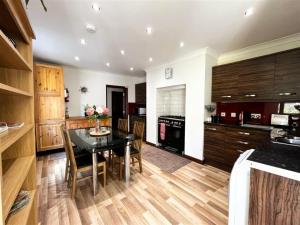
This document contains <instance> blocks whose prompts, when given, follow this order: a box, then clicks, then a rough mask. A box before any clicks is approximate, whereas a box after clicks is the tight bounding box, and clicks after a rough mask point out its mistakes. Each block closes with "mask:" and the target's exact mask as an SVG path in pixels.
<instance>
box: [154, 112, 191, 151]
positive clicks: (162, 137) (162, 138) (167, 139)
mask: <svg viewBox="0 0 300 225" xmlns="http://www.w3.org/2000/svg"><path fill="white" fill-rule="evenodd" d="M184 136H185V117H183V116H172V115H166V116H160V117H158V143H159V144H160V145H161V146H162V147H164V148H166V149H167V150H171V151H173V152H175V153H177V154H183V152H184Z"/></svg>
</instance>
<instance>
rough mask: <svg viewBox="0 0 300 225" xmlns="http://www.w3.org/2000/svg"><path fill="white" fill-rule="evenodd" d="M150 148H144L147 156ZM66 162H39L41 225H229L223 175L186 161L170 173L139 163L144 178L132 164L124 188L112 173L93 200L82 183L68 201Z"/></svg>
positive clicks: (58, 156)
mask: <svg viewBox="0 0 300 225" xmlns="http://www.w3.org/2000/svg"><path fill="white" fill-rule="evenodd" d="M150 147H151V148H153V147H152V146H149V145H146V144H145V145H144V147H143V148H144V149H146V152H148V153H149V151H151V149H150ZM149 149H150V150H149ZM152 151H155V149H152ZM153 154H155V152H154V153H153ZM147 157H149V156H147ZM177 157H179V158H178V160H181V159H182V158H181V157H180V156H177ZM65 160H66V159H65V153H63V152H62V153H54V154H50V155H46V156H40V157H38V161H37V186H38V199H37V201H38V221H39V224H40V225H91V224H93V225H98V224H107V225H113V224H136V225H143V224H151V225H152V224H194V225H195V224H199V225H201V224H218V225H223V224H224V225H225V224H227V215H228V196H227V195H228V180H229V174H228V173H227V172H224V171H222V170H219V169H216V168H214V167H211V166H207V165H200V164H197V163H195V162H189V163H188V164H185V165H183V166H182V167H180V168H178V169H177V170H176V171H174V172H168V171H165V170H162V169H161V168H159V167H158V166H156V165H154V164H153V163H150V162H149V161H147V160H145V159H143V173H142V174H141V173H139V170H138V164H137V163H136V165H135V168H134V169H131V173H132V179H131V181H130V184H129V185H128V187H127V186H126V185H125V183H124V181H119V179H118V175H117V174H116V173H112V172H111V171H110V172H109V173H108V184H107V185H106V187H105V188H103V187H102V186H99V193H98V194H97V196H95V197H94V196H93V195H92V183H91V180H85V181H82V182H79V183H78V186H77V187H78V188H77V193H76V198H75V199H74V200H72V199H71V198H70V192H69V190H68V188H67V184H66V183H65V182H64V171H65ZM172 160H176V157H175V158H174V159H172Z"/></svg>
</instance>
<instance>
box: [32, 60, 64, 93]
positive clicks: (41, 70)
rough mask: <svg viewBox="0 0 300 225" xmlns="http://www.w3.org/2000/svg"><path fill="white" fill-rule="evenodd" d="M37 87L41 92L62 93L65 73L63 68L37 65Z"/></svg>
mask: <svg viewBox="0 0 300 225" xmlns="http://www.w3.org/2000/svg"><path fill="white" fill-rule="evenodd" d="M36 70H37V71H36V74H37V76H36V87H37V92H38V93H39V94H47V95H61V90H62V88H63V86H62V79H63V73H62V69H61V68H55V67H44V66H37V67H36Z"/></svg>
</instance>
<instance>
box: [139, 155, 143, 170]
mask: <svg viewBox="0 0 300 225" xmlns="http://www.w3.org/2000/svg"><path fill="white" fill-rule="evenodd" d="M138 160H139V166H140V173H142V172H143V166H142V156H141V155H139V156H138Z"/></svg>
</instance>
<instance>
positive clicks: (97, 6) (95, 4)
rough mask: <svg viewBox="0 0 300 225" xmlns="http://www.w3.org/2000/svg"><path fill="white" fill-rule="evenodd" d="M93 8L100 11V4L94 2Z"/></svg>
mask: <svg viewBox="0 0 300 225" xmlns="http://www.w3.org/2000/svg"><path fill="white" fill-rule="evenodd" d="M92 8H93V10H94V11H95V12H99V11H100V6H99V5H98V4H97V3H93V4H92Z"/></svg>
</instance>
